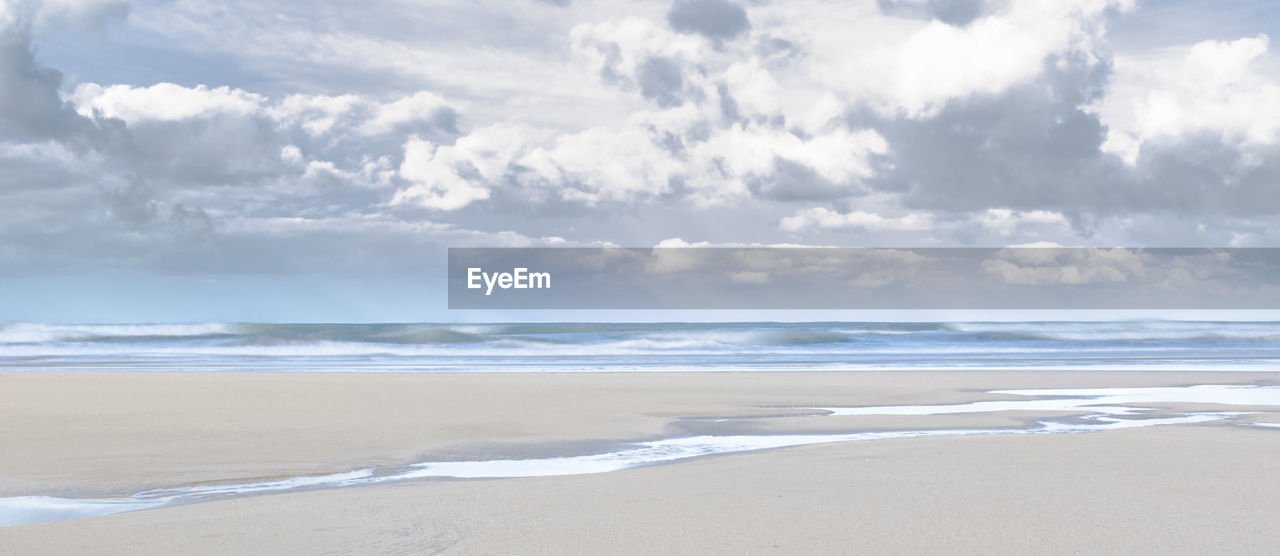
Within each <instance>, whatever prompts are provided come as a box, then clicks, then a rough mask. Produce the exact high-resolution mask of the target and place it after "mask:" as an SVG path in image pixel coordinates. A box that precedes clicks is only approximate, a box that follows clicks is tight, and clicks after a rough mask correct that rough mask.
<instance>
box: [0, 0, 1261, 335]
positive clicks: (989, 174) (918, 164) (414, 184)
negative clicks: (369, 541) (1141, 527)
mask: <svg viewBox="0 0 1280 556" xmlns="http://www.w3.org/2000/svg"><path fill="white" fill-rule="evenodd" d="M1276 37H1280V9H1278V8H1277V7H1275V6H1274V4H1273V3H1268V2H1210V1H1168V2H1133V1H1130V0H1023V1H1000V0H990V1H987V0H866V1H852V2H822V1H796V0H792V1H778V2H767V1H763V0H755V1H751V0H747V1H738V2H734V1H728V0H678V1H674V2H673V1H660V2H630V1H628V2H610V1H588V0H572V1H554V2H552V1H544V0H513V1H508V2H490V1H433V2H410V1H407V0H406V1H386V2H373V3H358V4H357V3H350V2H328V1H317V2H305V3H303V2H276V1H270V0H267V1H256V2H248V1H244V2H240V1H228V2H217V3H209V2H200V1H193V0H171V1H137V2H130V1H125V0H81V1H75V0H56V1H46V2H38V1H25V0H24V1H19V0H0V320H32V321H62V322H66V321H99V322H102V321H200V320H268V321H299V320H306V321H317V320H320V321H378V320H384V321H412V320H476V319H480V320H486V318H487V316H486V315H476V314H471V315H468V314H456V313H450V312H448V311H446V310H445V309H444V304H445V292H444V289H443V287H442V283H443V273H444V268H443V265H444V249H445V248H447V247H457V246H552V245H554V246H574V245H581V246H600V245H622V246H653V245H658V244H660V243H664V242H665V243H664V244H667V245H673V244H674V245H780V244H786V245H832V246H1003V245H1020V244H1027V243H1049V244H1058V245H1090V246H1114V245H1127V246H1239V247H1247V246H1280V148H1277V147H1280V58H1277V56H1276V49H1277V47H1276V46H1275V45H1274V44H1273V40H1274V39H1273V38H1276ZM498 316H499V317H502V316H503V315H498ZM525 316H528V315H525ZM565 316H566V318H572V317H573V315H565ZM633 316H635V315H633ZM696 316H697V315H693V317H696ZM517 317H518V315H517ZM713 317H714V316H713V315H709V316H708V318H713ZM747 317H748V318H749V317H750V316H749V315H748V316H747ZM766 317H767V315H766ZM855 317H856V316H855ZM538 318H543V316H542V315H539V317H538ZM545 318H556V315H547V316H545ZM637 318H640V317H638V316H637ZM644 318H647V317H644ZM682 318H686V319H687V318H689V316H682ZM490 320H491V319H490ZM606 320H608V319H606Z"/></svg>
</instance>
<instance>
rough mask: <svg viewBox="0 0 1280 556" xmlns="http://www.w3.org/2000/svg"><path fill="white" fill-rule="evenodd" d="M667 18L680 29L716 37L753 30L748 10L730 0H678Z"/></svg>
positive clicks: (725, 38) (672, 26)
mask: <svg viewBox="0 0 1280 556" xmlns="http://www.w3.org/2000/svg"><path fill="white" fill-rule="evenodd" d="M667 22H668V23H670V24H671V28H672V29H675V30H677V31H680V32H684V33H697V34H700V35H703V36H705V37H707V38H709V39H712V40H716V41H725V40H730V39H733V38H736V37H738V36H739V35H742V34H745V33H747V32H748V31H750V30H751V22H750V21H749V20H748V19H747V11H746V10H745V9H743V8H742V6H740V5H738V4H735V3H733V2H728V1H726V0H676V1H675V3H674V4H672V5H671V10H670V11H668V12H667Z"/></svg>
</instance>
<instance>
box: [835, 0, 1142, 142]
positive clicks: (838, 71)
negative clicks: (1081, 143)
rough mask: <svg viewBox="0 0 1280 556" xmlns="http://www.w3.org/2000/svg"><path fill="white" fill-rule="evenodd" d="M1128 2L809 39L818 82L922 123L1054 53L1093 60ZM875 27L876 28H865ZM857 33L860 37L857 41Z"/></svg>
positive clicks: (1030, 70) (1033, 0) (1020, 9)
mask: <svg viewBox="0 0 1280 556" xmlns="http://www.w3.org/2000/svg"><path fill="white" fill-rule="evenodd" d="M1133 5H1134V2H1133V0H1022V1H1018V2H1010V3H1008V4H1007V5H1006V6H1005V7H1004V9H1001V10H999V11H996V12H994V13H991V14H989V15H987V16H985V17H981V18H978V19H977V20H975V21H973V22H971V23H969V24H968V25H965V26H963V27H958V26H953V25H949V24H947V23H943V22H941V21H938V20H931V21H928V22H924V23H921V22H918V21H906V20H901V19H895V18H886V17H878V18H877V17H875V16H872V17H871V19H876V20H877V21H875V22H874V23H868V24H864V25H862V26H858V29H857V30H856V31H855V30H853V29H849V28H847V27H846V28H843V29H842V28H841V26H840V25H839V24H841V23H845V21H844V20H840V19H836V22H837V23H836V24H833V25H826V26H819V27H818V28H817V30H816V31H815V32H814V33H813V34H812V35H811V37H810V42H811V43H812V45H813V46H812V49H813V50H814V52H815V53H816V54H817V57H816V60H815V61H814V63H813V64H812V66H811V67H812V71H813V72H814V74H815V79H817V80H818V81H820V82H823V83H825V84H827V86H829V87H831V88H833V89H835V90H840V91H843V92H844V93H845V94H847V95H849V96H850V98H851V99H852V100H854V101H858V102H865V103H867V104H869V105H871V106H873V107H875V108H877V109H878V110H881V111H882V112H885V113H887V114H900V115H905V116H908V117H914V118H923V117H929V116H932V115H934V114H936V113H937V111H938V110H939V109H940V108H941V107H942V106H943V105H945V104H946V103H947V102H949V101H951V100H954V99H962V98H966V97H969V96H972V95H978V94H996V93H999V92H1002V91H1004V90H1006V89H1008V88H1009V87H1011V86H1014V85H1017V84H1020V83H1027V82H1029V81H1031V80H1032V79H1033V78H1035V77H1036V76H1038V75H1040V74H1041V72H1042V70H1043V68H1044V63H1045V61H1046V60H1047V59H1049V58H1050V57H1051V56H1054V55H1061V54H1068V53H1076V54H1080V55H1083V56H1086V57H1092V56H1093V55H1094V54H1093V52H1094V49H1095V44H1096V43H1097V42H1098V41H1099V40H1100V37H1101V35H1102V31H1103V28H1102V23H1103V18H1104V16H1105V15H1106V14H1107V13H1108V12H1109V11H1112V10H1128V9H1131V8H1132V7H1133ZM872 25H878V27H879V28H878V29H869V27H871V26H872ZM859 35H865V37H860V36H859Z"/></svg>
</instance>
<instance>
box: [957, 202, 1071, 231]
mask: <svg viewBox="0 0 1280 556" xmlns="http://www.w3.org/2000/svg"><path fill="white" fill-rule="evenodd" d="M977 221H978V222H979V223H980V224H981V225H982V227H983V228H985V229H987V230H988V231H990V232H992V233H995V234H997V235H1000V236H1010V235H1013V234H1014V233H1016V232H1017V231H1018V229H1019V228H1021V227H1026V226H1053V227H1057V228H1061V229H1064V230H1065V229H1067V228H1070V226H1071V224H1070V222H1068V221H1067V217H1066V216H1063V215H1062V213H1059V212H1052V211H1047V210H1032V211H1015V210H1010V209H1005V208H993V209H987V210H986V212H984V213H982V214H980V215H978V216H977Z"/></svg>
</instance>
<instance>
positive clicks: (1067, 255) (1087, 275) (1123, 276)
mask: <svg viewBox="0 0 1280 556" xmlns="http://www.w3.org/2000/svg"><path fill="white" fill-rule="evenodd" d="M1150 259H1151V257H1150V256H1149V255H1145V254H1143V253H1142V252H1140V251H1134V250H1129V249H1121V248H1115V249H1041V248H1012V249H1002V250H1000V251H997V252H996V254H995V255H994V256H993V257H992V258H990V259H988V260H985V261H983V262H982V270H983V272H985V273H986V274H989V275H991V276H995V277H998V278H999V279H1000V280H1001V281H1002V282H1004V283H1006V284H1016V285H1051V284H1068V285H1084V284H1105V283H1117V282H1125V281H1128V280H1131V279H1134V278H1138V277H1143V276H1145V275H1146V274H1147V269H1146V266H1145V263H1146V262H1148V261H1150Z"/></svg>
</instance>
